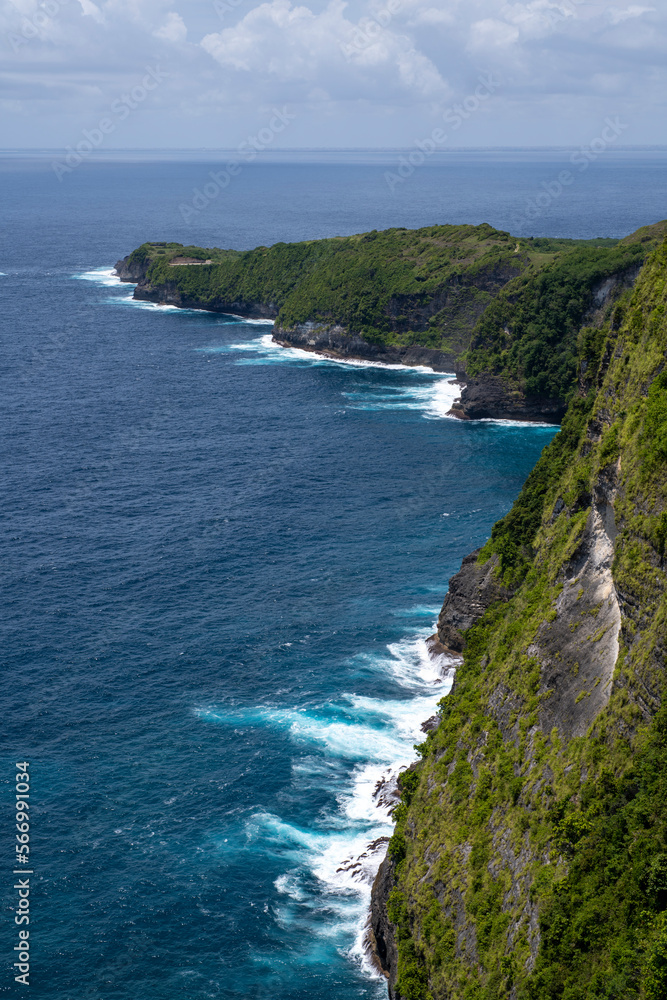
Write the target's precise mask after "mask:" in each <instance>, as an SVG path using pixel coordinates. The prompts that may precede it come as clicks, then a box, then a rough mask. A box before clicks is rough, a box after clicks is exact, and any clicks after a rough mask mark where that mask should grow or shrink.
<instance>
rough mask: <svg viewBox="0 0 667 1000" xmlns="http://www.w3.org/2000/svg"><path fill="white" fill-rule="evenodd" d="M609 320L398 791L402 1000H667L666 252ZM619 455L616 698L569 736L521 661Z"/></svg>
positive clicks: (552, 611)
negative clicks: (505, 589) (545, 723)
mask: <svg viewBox="0 0 667 1000" xmlns="http://www.w3.org/2000/svg"><path fill="white" fill-rule="evenodd" d="M619 305H620V310H621V313H622V315H621V316H619V317H617V319H618V321H619V322H618V326H615V327H614V328H613V329H612V328H609V327H608V328H607V329H606V330H605V331H597V330H594V331H593V330H583V331H581V334H580V337H579V350H580V355H579V357H580V360H585V361H586V362H587V366H588V367H587V370H586V375H587V379H586V380H584V383H583V385H582V388H581V392H582V395H581V397H580V398H579V399H578V400H577V401H576V403H573V405H572V406H571V408H570V412H569V414H568V419H567V420H566V422H565V423H564V427H563V430H562V431H561V433H560V434H559V435H558V436H557V437H556V438H555V439H554V442H552V444H551V445H550V446H548V448H547V449H546V450H545V453H544V455H543V458H542V459H541V461H540V463H539V465H538V468H537V469H536V470H535V475H534V476H533V477H532V478H531V477H529V480H528V482H527V483H526V487H524V490H523V491H522V494H521V496H520V497H519V499H518V501H517V504H515V507H514V508H513V510H512V512H510V515H508V517H507V518H505V519H504V521H503V522H500V525H501V527H500V528H499V530H497V531H496V536H495V539H494V538H493V537H492V540H491V542H490V545H489V549H488V550H487V552H486V555H488V552H489V551H493V550H494V549H495V551H496V552H499V553H500V555H501V559H504V558H505V557H506V558H507V562H506V565H505V569H504V572H505V574H508V573H509V577H507V576H506V580H507V579H509V582H512V583H513V584H514V587H515V588H516V589H515V593H514V596H513V597H512V598H511V600H510V601H509V602H508V603H507V604H499V605H496V606H494V607H492V608H491V609H490V610H489V611H488V612H487V614H486V615H485V616H484V617H483V618H482V619H481V620H480V621H479V622H478V623H477V624H476V625H475V626H474V627H473V628H472V629H471V630H469V632H468V633H467V648H466V652H465V661H464V664H463V666H462V667H461V668H460V669H459V671H458V674H457V680H456V685H455V687H454V690H453V692H452V694H450V695H449V696H448V697H447V698H445V699H443V701H442V703H441V706H442V721H441V724H440V726H439V727H438V729H437V730H435V731H434V732H432V733H430V734H429V735H428V737H427V739H426V741H425V743H424V744H423V745H422V746H421V747H420V748H418V749H419V751H420V754H421V756H422V758H423V761H422V764H421V765H420V766H419V768H418V769H416V770H412V771H411V772H408V774H407V775H406V776H405V777H404V778H403V798H402V803H401V805H400V806H399V807H398V809H397V811H396V821H397V826H396V831H395V834H394V836H393V838H392V840H391V842H390V854H391V855H392V857H393V858H394V861H395V862H396V865H397V869H396V870H397V887H396V888H395V890H394V891H393V893H392V897H391V899H390V904H389V913H390V917H391V919H392V921H393V922H394V924H395V927H396V934H397V939H398V947H399V970H398V971H399V976H398V994H399V996H400V997H401V998H403V1000H431V998H435V1000H443V998H445V997H446V998H447V1000H506V998H507V997H509V996H514V997H517V1000H664V998H665V997H667V709H665V708H664V707H663V708H662V709H659V708H657V706H658V705H659V703H660V702H661V701H663V702H664V700H665V696H666V695H667V684H666V679H665V676H664V656H665V645H666V642H667V565H666V562H665V543H666V540H667V444H665V442H666V441H667V368H666V366H665V358H666V356H667V315H666V312H667V247H662V248H661V249H660V250H659V251H657V252H656V253H655V254H653V256H652V258H651V259H650V261H649V262H648V264H647V265H646V267H645V269H644V271H643V272H642V275H641V277H640V280H639V282H638V284H637V287H636V289H635V291H634V292H633V294H632V296H628V297H627V300H626V301H625V302H623V303H620V304H619ZM559 439H560V443H558V442H559ZM554 445H555V446H556V447H554ZM619 459H620V473H619V475H620V489H619V492H618V495H617V498H616V501H615V504H614V512H615V519H616V528H617V531H618V535H617V538H616V543H615V549H616V556H615V561H614V566H613V575H614V582H615V586H616V589H617V591H618V593H619V594H620V595H621V597H622V600H623V602H624V605H623V607H624V609H625V610H624V615H623V623H622V631H621V637H620V653H619V658H618V662H617V667H616V673H615V677H614V687H613V690H612V695H611V699H610V701H609V704H608V705H607V707H606V708H605V709H603V710H602V711H601V712H600V713H599V714H598V716H597V717H596V718H595V720H594V722H593V724H592V726H591V728H590V730H589V732H588V733H587V735H586V736H585V737H576V738H569V739H567V738H564V737H563V736H562V735H559V733H558V731H556V730H553V731H552V732H551V733H544V732H542V730H541V728H540V705H541V703H542V699H543V698H545V697H547V696H548V695H547V694H543V693H542V692H541V670H540V664H539V661H538V660H537V659H536V658H535V656H534V653H532V652H531V645H532V643H533V642H534V639H535V636H536V633H537V630H538V628H539V627H540V625H541V624H542V623H543V622H544V621H551V620H553V618H554V617H555V616H556V614H557V611H556V607H555V600H556V598H557V596H558V593H559V589H560V584H561V582H562V579H563V573H564V570H565V569H566V567H567V564H568V560H569V559H570V558H571V556H572V554H573V551H574V547H576V545H577V539H578V538H579V537H580V536H581V532H582V530H583V527H584V524H585V522H586V520H587V518H588V516H589V512H590V504H591V498H592V495H593V493H594V491H595V489H596V484H598V483H599V482H600V479H601V477H604V475H605V469H609V468H610V466H612V465H615V464H616V463H617V462H618V460H619ZM503 546H510V548H508V549H505V550H503ZM511 546H513V547H511ZM484 555H485V553H484V552H483V553H482V557H484ZM517 566H519V567H520V571H519V572H518V575H515V576H513V575H512V574H515V573H517ZM652 712H653V713H656V714H654V717H653V718H652V719H651V718H650V716H651V713H652ZM531 914H532V916H531ZM538 927H539V947H538V948H537V954H536V956H535V948H536V945H537V941H538V938H537V936H536V934H535V931H536V930H537V928H538ZM531 951H532V957H533V958H536V961H535V965H534V968H533V971H532V972H529V971H528V970H529V964H530V962H531Z"/></svg>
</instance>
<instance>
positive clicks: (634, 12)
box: [609, 4, 656, 24]
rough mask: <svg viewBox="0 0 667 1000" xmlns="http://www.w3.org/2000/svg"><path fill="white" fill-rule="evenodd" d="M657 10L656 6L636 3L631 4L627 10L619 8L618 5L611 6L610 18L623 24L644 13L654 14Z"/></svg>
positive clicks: (614, 22) (616, 22) (615, 22)
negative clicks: (643, 5) (639, 5)
mask: <svg viewBox="0 0 667 1000" xmlns="http://www.w3.org/2000/svg"><path fill="white" fill-rule="evenodd" d="M655 10H656V9H655V7H638V6H637V5H636V4H631V5H630V6H629V7H627V8H626V9H625V10H619V9H618V7H610V8H609V19H610V20H611V23H612V24H622V23H623V22H624V21H629V20H630V19H631V18H634V17H641V16H642V14H653V13H655Z"/></svg>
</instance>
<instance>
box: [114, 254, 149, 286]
mask: <svg viewBox="0 0 667 1000" xmlns="http://www.w3.org/2000/svg"><path fill="white" fill-rule="evenodd" d="M149 264H150V261H134V263H131V262H130V257H129V256H127V257H123V259H122V260H117V261H116V274H117V275H118V277H119V278H120V280H121V281H130V282H133V283H136V282H138V281H141V280H142V279H143V278H145V277H146V271H147V270H148V267H149Z"/></svg>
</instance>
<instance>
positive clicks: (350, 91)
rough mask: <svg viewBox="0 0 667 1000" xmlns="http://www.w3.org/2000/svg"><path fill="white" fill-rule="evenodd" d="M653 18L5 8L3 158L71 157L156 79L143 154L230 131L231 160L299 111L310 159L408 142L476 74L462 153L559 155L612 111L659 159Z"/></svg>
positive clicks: (91, 1) (373, 7) (475, 0)
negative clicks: (28, 152)
mask: <svg viewBox="0 0 667 1000" xmlns="http://www.w3.org/2000/svg"><path fill="white" fill-rule="evenodd" d="M653 4H654V5H651V0H646V2H645V3H642V2H641V0H637V2H636V3H630V2H628V0H615V5H614V6H609V5H607V4H606V3H604V2H603V0H586V2H583V0H509V2H507V3H504V2H503V0H349V2H347V3H346V2H344V0H217V6H216V4H214V3H213V2H212V0H49V2H48V4H47V3H46V0H11V3H10V2H9V0H5V3H4V4H0V44H2V45H3V52H4V56H3V65H2V69H1V70H0V101H2V102H4V103H2V104H0V109H2V111H1V116H0V127H1V128H2V130H3V131H2V134H3V137H4V138H5V143H6V144H7V145H12V144H14V145H16V144H19V145H20V144H22V140H21V138H20V137H21V136H27V137H29V142H28V144H33V145H44V143H45V142H49V141H51V140H50V139H49V138H48V137H49V136H51V135H54V134H62V136H63V139H64V140H66V141H70V135H71V132H72V129H73V130H74V132H75V133H76V131H77V129H80V128H81V127H87V126H88V124H89V122H90V121H91V120H94V119H95V118H97V117H99V115H100V113H101V112H102V111H104V109H105V108H108V106H109V104H110V102H111V101H112V100H113V99H114V98H116V97H117V96H118V94H119V93H122V92H123V91H124V90H126V89H127V88H128V87H130V88H132V87H133V86H136V85H137V80H140V79H141V76H142V74H144V73H145V72H146V66H147V65H151V66H153V65H160V66H162V67H163V68H164V69H165V70H166V72H167V73H168V77H167V78H166V79H165V82H164V83H163V84H161V86H160V88H159V90H157V91H156V93H155V94H154V95H151V98H150V100H146V101H145V102H144V103H143V104H142V106H141V109H140V112H138V113H137V118H141V121H142V128H141V130H139V128H138V126H137V131H138V133H139V134H140V137H141V141H145V142H146V143H147V144H149V145H150V144H152V143H154V144H156V145H164V144H169V145H173V144H178V143H179V142H180V141H183V142H186V143H188V144H190V143H193V144H195V145H210V144H211V136H213V135H215V137H216V138H215V142H220V143H222V142H226V141H228V140H227V139H226V138H225V137H226V136H227V133H228V132H229V131H230V130H231V134H230V136H229V141H230V142H231V144H232V145H233V144H234V142H235V141H236V135H237V134H238V132H245V130H246V129H250V130H252V129H253V128H256V127H260V126H261V123H262V121H263V118H262V116H263V115H265V109H266V108H267V107H269V108H270V107H271V106H272V105H273V104H274V103H279V102H280V103H281V104H283V103H285V104H287V103H288V104H289V105H290V106H291V107H298V108H299V123H300V124H299V126H298V127H299V128H303V135H302V136H301V139H300V141H303V143H304V144H305V145H309V144H310V143H311V142H313V143H315V144H317V143H318V142H321V141H322V140H321V139H320V138H317V139H316V138H314V137H315V136H320V135H324V136H325V140H324V141H325V142H326V144H335V143H336V142H340V143H341V144H342V145H365V144H367V143H369V142H370V143H377V144H378V145H393V144H396V143H400V142H405V141H407V142H408V143H409V142H411V141H412V139H413V133H415V131H416V130H417V129H421V130H423V131H424V134H427V133H428V132H430V131H431V129H432V127H433V125H434V124H435V122H436V121H437V120H438V115H441V113H442V109H443V107H446V106H447V105H449V104H453V103H455V102H457V101H459V102H460V101H461V100H463V99H464V98H465V97H466V95H469V94H471V93H474V89H475V87H476V86H477V84H478V80H479V76H480V74H483V73H493V74H495V75H496V76H497V77H499V78H500V79H502V81H503V83H502V86H501V87H500V88H499V89H498V90H497V91H496V93H494V96H493V99H492V100H491V101H489V102H488V104H486V105H485V110H484V114H483V115H479V116H476V118H475V120H474V122H473V121H471V122H470V123H468V124H467V125H466V129H467V131H466V136H465V139H464V138H463V134H461V137H460V138H461V141H462V142H465V144H475V143H479V144H482V145H484V144H487V143H488V142H494V141H496V142H497V141H502V142H505V143H507V144H510V145H514V144H521V143H522V142H524V143H526V144H532V143H534V142H536V141H540V137H541V135H542V134H543V133H544V134H546V133H547V132H548V135H549V137H552V136H553V141H554V142H556V141H558V142H562V141H567V139H566V137H567V135H573V136H574V135H575V134H577V135H578V134H579V131H584V130H585V131H586V132H587V131H590V129H591V128H593V127H594V125H596V124H597V122H598V121H600V120H604V117H605V115H607V114H616V113H619V112H621V111H622V112H623V114H625V115H626V117H628V120H630V119H631V120H632V121H637V122H639V121H641V122H643V123H644V125H643V126H642V127H643V132H641V134H640V130H639V129H638V130H637V131H635V132H634V133H633V140H632V141H637V142H639V141H642V142H656V143H659V142H665V141H667V136H665V131H664V124H663V122H664V120H665V116H664V113H663V105H664V103H665V96H664V95H665V93H667V8H665V9H663V8H662V7H660V5H658V4H657V0H653ZM221 18H222V19H221ZM160 115H162V116H163V117H162V119H160V117H159V116H160ZM334 119H335V120H336V121H337V122H339V125H340V131H339V132H338V133H336V134H335V135H334V132H333V131H331V129H329V127H328V125H327V124H326V123H327V122H329V121H333V120H334ZM133 120H134V119H133ZM167 120H168V122H169V126H168V127H167V125H166V124H158V123H159V122H162V121H164V122H167ZM547 120H548V129H547V126H546V125H544V127H543V124H542V123H544V122H546V121H547ZM175 122H176V125H177V127H176V130H174V123H175ZM151 123H156V124H154V125H153V124H151ZM192 123H194V124H192ZM254 123H256V124H254ZM323 123H324V124H323ZM429 123H430V124H429ZM588 123H590V124H588ZM325 125H326V127H325ZM296 131H297V129H296V127H295V129H294V130H293V131H290V142H294V141H295V139H294V136H296ZM186 136H187V139H186V138H185V137H186ZM33 137H34V138H33ZM143 137H145V138H143ZM584 137H585V136H584ZM123 138H124V137H123ZM458 138H459V137H458V136H457V139H458ZM118 141H119V143H121V144H122V142H121V137H120V130H119V137H118ZM127 141H128V142H129V141H130V140H129V139H128V140H127ZM550 141H551V138H550Z"/></svg>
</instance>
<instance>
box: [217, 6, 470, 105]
mask: <svg viewBox="0 0 667 1000" xmlns="http://www.w3.org/2000/svg"><path fill="white" fill-rule="evenodd" d="M346 6H347V5H346V4H345V3H343V2H342V0H331V2H330V3H329V4H328V5H327V6H326V7H325V8H324V10H322V11H321V12H319V13H318V12H316V11H314V10H311V8H309V7H306V6H298V5H292V3H291V2H290V0H271V2H269V3H262V4H260V5H259V6H258V7H255V8H254V9H253V10H251V11H250V12H249V13H247V14H246V15H245V17H243V18H242V19H241V20H240V21H239V23H238V24H236V25H235V26H234V27H233V28H225V29H224V30H222V31H219V32H216V33H213V34H209V35H206V37H205V38H204V39H203V40H202V42H201V45H202V48H203V49H204V50H205V51H206V52H208V54H209V55H210V56H212V57H213V59H215V60H216V62H217V63H218V64H219V65H220V66H221V67H222V68H223V69H225V70H228V71H236V72H240V73H244V74H247V73H249V74H252V75H253V77H254V78H255V79H256V80H257V81H258V82H263V83H264V85H265V86H266V88H267V89H269V88H272V89H273V90H274V92H276V93H277V99H281V98H282V97H285V96H288V90H283V89H281V87H280V85H281V84H302V85H303V87H304V94H305V95H306V96H307V98H308V99H309V100H315V99H316V97H315V96H314V95H317V94H320V95H325V94H326V95H327V99H337V100H350V99H354V100H373V101H380V102H382V103H385V102H387V101H390V100H400V99H406V98H411V99H412V100H415V101H423V100H436V101H437V100H443V99H445V98H446V97H447V96H448V94H449V93H450V88H449V86H448V84H447V83H446V81H445V80H444V79H443V77H442V76H441V74H440V72H439V71H438V69H437V67H436V66H435V65H434V64H433V62H432V61H431V60H430V59H429V58H428V57H427V56H426V55H424V54H423V53H422V52H420V51H419V50H418V49H417V48H416V47H415V44H414V42H413V40H412V39H411V38H410V37H409V35H408V34H405V33H403V32H401V31H398V30H394V25H393V24H389V25H387V26H383V24H382V23H381V20H379V19H378V18H377V17H375V18H374V17H365V18H362V19H361V20H360V21H359V22H358V23H356V24H355V23H354V22H352V21H350V20H348V19H347V18H346V17H345V14H344V11H345V8H346ZM276 88H278V89H277V91H276ZM321 99H324V98H323V97H322V98H321Z"/></svg>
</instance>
